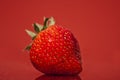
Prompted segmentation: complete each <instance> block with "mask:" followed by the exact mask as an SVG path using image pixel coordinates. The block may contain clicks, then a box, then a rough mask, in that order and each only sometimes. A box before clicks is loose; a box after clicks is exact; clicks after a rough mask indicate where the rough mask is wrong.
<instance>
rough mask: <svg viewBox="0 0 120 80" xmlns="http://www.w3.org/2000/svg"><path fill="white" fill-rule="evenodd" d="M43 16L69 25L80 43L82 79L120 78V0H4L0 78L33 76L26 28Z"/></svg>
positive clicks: (0, 22) (21, 79) (0, 3)
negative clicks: (51, 17)
mask: <svg viewBox="0 0 120 80" xmlns="http://www.w3.org/2000/svg"><path fill="white" fill-rule="evenodd" d="M43 16H46V17H50V16H53V17H54V18H55V19H56V22H57V24H60V25H63V26H65V27H67V28H69V29H70V30H71V31H72V32H73V33H74V35H75V36H76V38H77V39H78V40H79V43H80V46H81V55H82V61H83V72H82V73H81V74H80V77H81V78H82V80H120V1H119V0H89V1H86V0H66V1H65V0H1V1H0V80H7V79H8V80H15V79H16V80H34V79H35V78H37V77H38V76H40V75H41V73H39V72H38V71H37V70H35V69H34V68H33V66H32V65H31V63H30V60H29V54H28V53H27V52H24V51H23V49H24V47H25V46H26V45H27V44H28V43H29V42H30V37H29V36H28V35H27V34H26V33H25V31H24V30H25V29H26V28H28V29H32V26H31V24H32V23H34V22H39V23H42V22H43Z"/></svg>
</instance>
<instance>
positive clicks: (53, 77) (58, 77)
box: [35, 75, 81, 80]
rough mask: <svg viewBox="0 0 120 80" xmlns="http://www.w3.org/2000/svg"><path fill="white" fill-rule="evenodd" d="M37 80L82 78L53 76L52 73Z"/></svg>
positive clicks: (76, 78) (74, 79) (76, 77)
mask: <svg viewBox="0 0 120 80" xmlns="http://www.w3.org/2000/svg"><path fill="white" fill-rule="evenodd" d="M35 80H81V78H80V77H79V76H78V75H77V76H51V75H42V76H40V77H38V78H36V79H35Z"/></svg>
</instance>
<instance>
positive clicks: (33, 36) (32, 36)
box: [25, 29, 36, 39]
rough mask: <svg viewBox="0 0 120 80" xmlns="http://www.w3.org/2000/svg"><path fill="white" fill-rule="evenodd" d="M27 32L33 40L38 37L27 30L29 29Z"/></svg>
mask: <svg viewBox="0 0 120 80" xmlns="http://www.w3.org/2000/svg"><path fill="white" fill-rule="evenodd" d="M25 31H26V33H27V34H28V35H29V36H30V37H31V38H32V39H34V38H35V37H36V34H35V33H34V32H32V31H30V30H27V29H26V30H25Z"/></svg>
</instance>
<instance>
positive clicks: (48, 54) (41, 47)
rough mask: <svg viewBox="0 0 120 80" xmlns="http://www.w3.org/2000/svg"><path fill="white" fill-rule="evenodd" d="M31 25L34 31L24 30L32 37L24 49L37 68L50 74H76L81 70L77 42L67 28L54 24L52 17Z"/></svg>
mask: <svg viewBox="0 0 120 80" xmlns="http://www.w3.org/2000/svg"><path fill="white" fill-rule="evenodd" d="M33 27H34V30H35V31H34V32H33V31H30V30H27V29H26V30H25V31H26V32H27V34H28V35H29V36H30V37H31V38H32V42H31V43H30V44H29V45H28V46H27V47H26V48H25V49H26V50H28V51H29V54H30V60H31V63H32V64H33V66H34V67H35V68H36V69H37V70H39V71H40V72H42V73H44V74H50V75H77V74H79V73H80V72H81V71H82V63H81V54H80V48H79V43H78V41H77V40H76V38H75V37H74V35H73V34H72V32H71V31H70V30H69V29H67V28H65V27H62V26H60V25H56V24H55V20H54V18H53V17H50V18H44V23H43V25H41V24H38V23H34V24H33Z"/></svg>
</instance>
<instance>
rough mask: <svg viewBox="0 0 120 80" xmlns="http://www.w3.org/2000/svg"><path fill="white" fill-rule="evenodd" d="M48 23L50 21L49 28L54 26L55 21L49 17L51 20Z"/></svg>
mask: <svg viewBox="0 0 120 80" xmlns="http://www.w3.org/2000/svg"><path fill="white" fill-rule="evenodd" d="M49 21H50V23H49V26H51V25H54V24H55V20H54V18H53V17H51V18H50V19H49Z"/></svg>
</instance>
